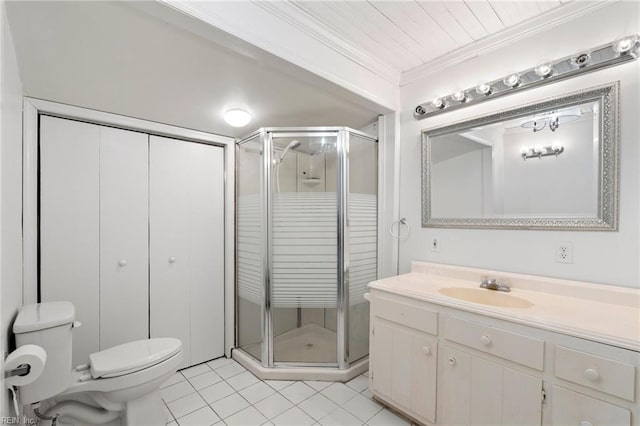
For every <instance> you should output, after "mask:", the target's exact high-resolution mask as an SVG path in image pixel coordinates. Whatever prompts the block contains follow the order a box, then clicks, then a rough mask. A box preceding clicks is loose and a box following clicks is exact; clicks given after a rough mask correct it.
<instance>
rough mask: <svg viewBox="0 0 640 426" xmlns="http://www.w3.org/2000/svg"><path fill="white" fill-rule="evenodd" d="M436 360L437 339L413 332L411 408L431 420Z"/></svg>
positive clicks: (432, 418) (434, 395) (433, 411)
mask: <svg viewBox="0 0 640 426" xmlns="http://www.w3.org/2000/svg"><path fill="white" fill-rule="evenodd" d="M437 360H438V339H437V338H435V337H430V336H426V335H424V334H422V333H420V334H414V336H413V373H412V387H411V388H412V392H411V394H412V395H411V398H412V402H411V408H412V409H413V411H415V412H416V413H417V414H419V415H420V416H422V417H424V418H425V419H427V420H430V421H432V422H435V420H436V389H437V388H436V384H437V382H436V372H437V371H438V365H437Z"/></svg>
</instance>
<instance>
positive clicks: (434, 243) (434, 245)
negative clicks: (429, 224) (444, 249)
mask: <svg viewBox="0 0 640 426" xmlns="http://www.w3.org/2000/svg"><path fill="white" fill-rule="evenodd" d="M431 251H434V252H436V253H440V238H438V237H433V240H431Z"/></svg>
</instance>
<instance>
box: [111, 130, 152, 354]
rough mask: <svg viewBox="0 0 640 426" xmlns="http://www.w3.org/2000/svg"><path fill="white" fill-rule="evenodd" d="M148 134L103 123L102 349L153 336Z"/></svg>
mask: <svg viewBox="0 0 640 426" xmlns="http://www.w3.org/2000/svg"><path fill="white" fill-rule="evenodd" d="M148 144H149V136H148V135H146V134H143V133H138V132H130V131H126V130H120V129H114V128H110V127H102V126H101V127H100V311H99V312H100V349H101V350H102V349H106V348H109V347H111V346H115V345H119V344H122V343H126V342H131V341H134V340H140V339H146V338H148V337H149V255H148V252H149V247H148V246H149V235H148V229H149V212H148V205H149V191H148V182H149V170H148V164H149V152H148Z"/></svg>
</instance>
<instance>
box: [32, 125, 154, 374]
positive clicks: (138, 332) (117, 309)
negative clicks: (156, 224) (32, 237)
mask: <svg viewBox="0 0 640 426" xmlns="http://www.w3.org/2000/svg"><path fill="white" fill-rule="evenodd" d="M40 120H41V121H40V157H39V160H40V299H41V300H42V301H54V300H68V301H70V302H72V303H73V304H74V306H75V308H76V319H77V320H78V321H80V322H81V323H82V326H81V327H80V328H77V329H75V330H74V334H73V339H74V341H73V362H74V365H77V364H82V363H86V362H88V360H89V354H91V353H93V352H97V351H99V350H101V349H105V348H107V347H110V346H113V345H116V344H120V343H125V342H128V341H132V340H138V339H144V338H147V337H148V306H149V303H148V135H146V134H143V133H137V132H131V131H126V130H120V129H114V128H109V127H104V126H98V125H94V124H87V123H81V122H77V121H73V120H67V119H60V118H54V117H47V116H43V117H41V119H40Z"/></svg>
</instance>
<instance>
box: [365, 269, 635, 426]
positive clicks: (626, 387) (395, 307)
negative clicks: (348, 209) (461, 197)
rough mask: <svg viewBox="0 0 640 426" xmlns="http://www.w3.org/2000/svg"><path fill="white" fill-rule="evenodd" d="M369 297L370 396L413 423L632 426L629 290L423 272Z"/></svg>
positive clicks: (389, 282) (381, 286)
mask: <svg viewBox="0 0 640 426" xmlns="http://www.w3.org/2000/svg"><path fill="white" fill-rule="evenodd" d="M487 278H495V279H497V280H498V282H499V283H506V284H508V285H509V286H510V287H511V291H510V292H508V293H506V292H498V291H493V290H487V289H480V288H479V284H480V282H481V281H482V280H483V279H487ZM370 288H371V294H370V300H371V326H370V332H371V336H370V337H371V349H370V375H369V377H370V383H369V385H370V389H371V392H372V393H373V396H374V398H375V399H377V400H379V401H381V402H383V403H384V404H386V405H389V406H391V407H393V408H395V409H396V410H398V411H400V412H401V413H403V414H404V415H405V416H407V417H409V418H411V419H413V420H415V421H418V422H419V423H422V424H426V425H431V424H441V425H463V424H467V425H469V424H491V425H498V424H503V425H540V424H545V425H580V426H591V425H593V426H596V425H632V424H633V425H636V424H638V423H639V422H640V408H639V397H638V389H640V377H639V374H638V371H637V370H638V369H639V368H640V294H639V292H638V290H636V289H627V288H621V287H615V286H606V285H595V284H588V283H578V282H573V281H566V280H558V279H551V278H542V277H534V276H526V275H519V274H510V273H502V272H495V271H486V270H479V269H472V268H462V267H453V266H447V265H439V264H433V263H423V262H413V264H412V271H411V272H410V273H408V274H404V275H400V276H396V277H391V278H387V279H383V280H379V281H375V282H373V283H371V284H370Z"/></svg>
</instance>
